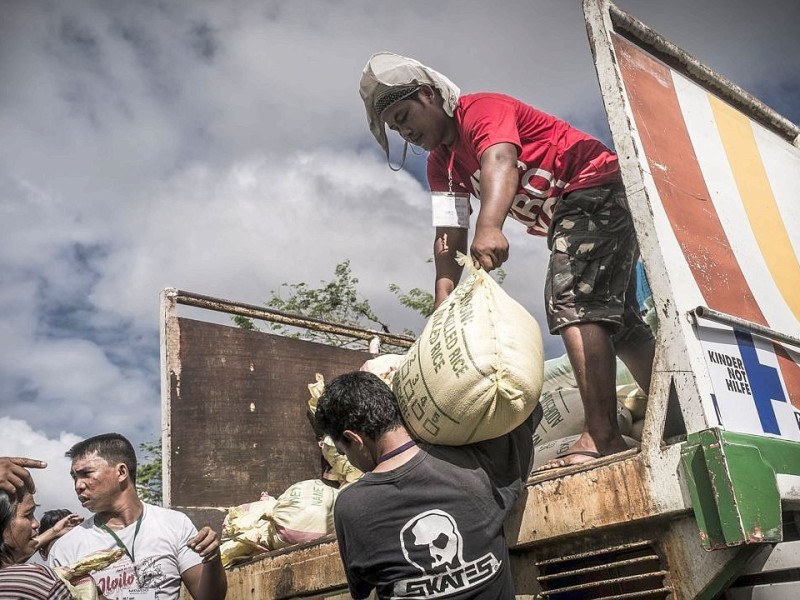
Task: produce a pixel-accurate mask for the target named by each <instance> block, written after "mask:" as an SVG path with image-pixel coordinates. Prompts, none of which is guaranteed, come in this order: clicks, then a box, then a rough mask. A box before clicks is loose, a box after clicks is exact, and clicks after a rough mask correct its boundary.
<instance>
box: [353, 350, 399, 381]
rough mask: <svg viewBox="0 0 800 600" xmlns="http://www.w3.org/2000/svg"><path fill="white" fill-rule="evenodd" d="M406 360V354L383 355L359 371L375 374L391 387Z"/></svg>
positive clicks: (368, 362)
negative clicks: (395, 375)
mask: <svg viewBox="0 0 800 600" xmlns="http://www.w3.org/2000/svg"><path fill="white" fill-rule="evenodd" d="M405 358H406V357H405V354H381V355H380V356H376V357H375V358H371V359H370V360H368V361H367V362H365V363H364V364H363V365H361V369H359V370H360V371H367V372H369V373H374V374H375V375H377V376H378V377H380V378H381V380H382V381H383V382H384V383H386V385H388V386H390V387H391V385H392V380H393V379H394V374H395V373H396V372H397V370H398V369H399V368H400V365H401V364H403V361H404V360H405Z"/></svg>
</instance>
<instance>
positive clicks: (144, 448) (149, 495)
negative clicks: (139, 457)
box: [136, 438, 162, 506]
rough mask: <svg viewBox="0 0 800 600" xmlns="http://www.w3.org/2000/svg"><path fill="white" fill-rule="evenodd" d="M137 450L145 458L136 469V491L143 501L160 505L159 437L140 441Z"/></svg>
mask: <svg viewBox="0 0 800 600" xmlns="http://www.w3.org/2000/svg"><path fill="white" fill-rule="evenodd" d="M139 450H140V451H141V452H142V453H143V454H144V457H145V459H144V460H143V461H140V463H139V465H138V467H137V469H136V491H137V492H139V497H140V498H141V499H142V500H144V501H145V502H147V503H149V504H156V505H158V506H161V502H162V495H161V485H162V479H161V439H160V438H159V439H158V440H156V441H154V442H142V443H141V444H139Z"/></svg>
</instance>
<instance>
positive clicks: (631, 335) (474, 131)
mask: <svg viewBox="0 0 800 600" xmlns="http://www.w3.org/2000/svg"><path fill="white" fill-rule="evenodd" d="M360 92H361V97H362V99H363V100H364V104H365V107H366V110H367V118H368V121H369V124H370V130H371V131H372V134H373V135H374V136H375V138H376V139H377V140H378V142H379V143H380V144H381V146H382V147H383V148H384V151H385V152H386V154H387V158H388V143H387V139H386V133H385V126H388V127H389V129H391V130H394V131H397V132H398V133H399V134H400V135H401V136H402V138H403V139H404V140H405V142H406V144H409V143H410V144H414V145H416V146H420V147H422V148H424V149H425V150H427V151H428V152H430V155H429V156H428V183H429V185H430V187H431V191H432V192H433V196H434V222H435V224H436V225H437V226H436V236H435V239H434V258H435V264H436V282H435V288H434V290H435V291H434V298H435V301H434V306H437V307H438V306H439V304H441V302H442V301H443V300H444V299H445V298H446V297H447V296H448V295H449V294H450V293H451V292H452V291H453V289H454V288H455V286H456V285H457V283H458V281H459V279H460V277H461V267H460V266H459V265H458V264H457V263H456V261H455V254H456V252H457V251H459V252H463V253H466V250H467V241H468V230H467V228H466V227H467V226H468V222H467V220H466V218H465V215H466V214H467V212H468V207H467V205H466V202H467V201H466V197H467V194H472V195H473V196H475V197H476V198H478V199H479V200H480V209H479V212H478V215H477V219H476V221H475V233H474V235H473V237H472V243H471V245H470V247H469V250H470V254H471V255H472V257H473V259H474V260H475V261H476V262H477V263H479V264H480V265H481V266H482V267H483V268H484V269H486V270H487V271H491V270H492V269H496V268H498V267H500V266H501V265H502V264H503V263H504V262H505V261H506V260H507V259H508V253H509V244H508V240H507V239H506V236H505V235H504V234H503V225H504V223H505V220H506V217H507V216H511V217H512V218H514V219H516V220H518V221H520V222H521V223H522V224H523V225H525V226H526V227H527V229H528V233H530V234H532V235H540V236H547V242H548V247H549V248H550V250H551V255H550V264H549V267H548V273H547V280H546V282H545V306H546V310H547V319H548V326H549V328H550V332H551V333H553V334H555V333H558V334H560V335H561V337H562V339H563V341H564V346H565V348H566V350H567V354H568V356H569V359H570V363H571V364H572V367H573V371H574V373H575V378H576V380H577V383H578V388H579V389H580V392H581V398H582V399H583V404H584V409H585V415H586V424H585V429H584V432H583V434H582V435H581V437H580V438H579V439H578V440H577V441H576V442H575V444H574V445H573V446H572V447H571V448H570V449H569V450H568V451H567V452H566V453H565V454H564V455H562V456H560V457H559V458H557V459H556V460H554V461H551V462H550V463H547V464H546V465H545V466H544V468H554V467H561V466H567V465H572V464H578V463H582V462H586V461H590V460H593V459H596V458H599V457H600V456H606V455H609V454H614V453H616V452H621V451H623V450H625V449H626V448H627V446H626V444H625V442H624V440H623V439H622V436H621V435H620V433H619V427H618V424H617V419H616V406H615V403H616V390H615V381H616V365H615V354H616V355H618V356H619V357H620V358H621V359H622V360H623V361H624V362H625V364H626V365H627V366H628V368H629V369H630V371H631V373H632V374H633V375H634V377H635V378H636V381H637V382H638V383H639V386H640V387H641V388H642V389H643V390H644V391H645V392H647V391H648V389H649V384H650V372H651V369H652V363H653V355H654V340H653V336H652V334H651V332H650V330H649V328H648V327H647V325H645V323H644V322H643V321H642V319H641V316H640V314H639V310H638V304H637V302H636V294H635V269H634V265H635V262H636V259H637V257H638V246H637V243H636V236H635V233H634V229H633V223H632V220H631V216H630V212H629V211H628V207H627V200H626V198H625V192H624V188H623V186H622V182H621V178H620V174H619V166H618V162H617V157H616V155H615V154H614V153H613V152H612V151H611V150H609V149H608V148H606V147H605V146H604V145H603V144H602V143H600V142H599V141H597V140H596V139H594V138H593V137H591V136H589V135H587V134H585V133H583V132H582V131H579V130H577V129H575V128H574V127H572V126H571V125H570V124H569V123H567V122H565V121H561V120H559V119H556V118H555V117H552V116H550V115H548V114H546V113H543V112H541V111H539V110H536V109H534V108H532V107H531V106H528V105H526V104H524V103H522V102H520V101H519V100H516V99H514V98H511V97H509V96H504V95H502V94H490V93H481V94H470V95H463V96H462V95H461V93H460V90H459V89H458V87H456V86H455V85H454V84H453V83H452V82H451V81H450V80H449V79H447V78H446V77H445V76H443V75H441V74H440V73H438V72H436V71H434V70H433V69H430V68H429V67H426V66H425V65H422V64H421V63H419V62H417V61H415V60H413V59H409V58H406V57H402V56H398V55H396V54H391V53H388V52H382V53H378V54H375V55H373V56H372V57H371V58H370V60H369V62H368V63H367V66H366V67H365V68H364V73H363V75H362V78H361V89H360ZM403 157H405V151H404V154H403ZM442 203H443V204H444V205H445V206H446V207H447V210H444V211H441V210H440V209H437V208H436V207H437V206H441V205H442ZM437 211H438V214H437ZM454 215H455V216H454ZM459 215H460V218H459Z"/></svg>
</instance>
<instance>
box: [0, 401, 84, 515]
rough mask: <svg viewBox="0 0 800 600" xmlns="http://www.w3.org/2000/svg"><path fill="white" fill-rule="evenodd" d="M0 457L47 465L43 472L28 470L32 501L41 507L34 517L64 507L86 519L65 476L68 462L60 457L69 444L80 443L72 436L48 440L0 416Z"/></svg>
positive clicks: (68, 465) (16, 420)
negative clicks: (27, 460)
mask: <svg viewBox="0 0 800 600" xmlns="http://www.w3.org/2000/svg"><path fill="white" fill-rule="evenodd" d="M0 431H2V432H3V435H2V436H0V456H24V457H28V458H36V459H39V460H43V461H46V462H47V468H46V469H31V470H30V471H31V474H32V476H33V481H34V483H35V484H36V502H37V504H39V505H41V508H39V509H37V511H36V514H37V516H41V514H42V513H43V512H44V511H46V510H51V509H56V508H67V509H69V510H73V511H75V512H77V513H79V514H82V515H83V516H89V513H88V512H87V511H85V510H84V509H83V508H82V507H81V504H80V502H78V498H77V497H76V495H75V491H74V488H73V486H72V479H71V478H70V475H69V469H70V460H69V459H68V458H66V457H65V456H64V453H65V452H66V451H67V450H69V449H70V448H71V447H72V445H73V444H76V443H77V442H79V441H80V440H81V438H80V437H78V436H77V435H75V434H73V433H66V432H64V431H62V432H61V433H59V434H58V435H57V436H53V437H50V436H48V435H47V434H45V433H44V432H42V431H37V430H35V429H33V428H32V427H31V426H30V425H29V424H28V423H26V422H25V421H20V420H18V419H10V418H8V417H0Z"/></svg>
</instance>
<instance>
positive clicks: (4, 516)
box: [0, 490, 21, 568]
mask: <svg viewBox="0 0 800 600" xmlns="http://www.w3.org/2000/svg"><path fill="white" fill-rule="evenodd" d="M20 498H21V494H14V495H13V496H12V495H9V494H8V492H6V491H4V490H0V568H2V567H3V566H6V565H13V564H14V562H15V561H14V556H13V554H12V553H11V548H9V547H8V546H7V545H6V541H5V540H4V539H3V532H4V531H5V529H6V527H7V526H8V524H9V523H10V522H11V520H12V519H13V518H14V517H15V516H16V514H17V505H18V504H19V501H20Z"/></svg>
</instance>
